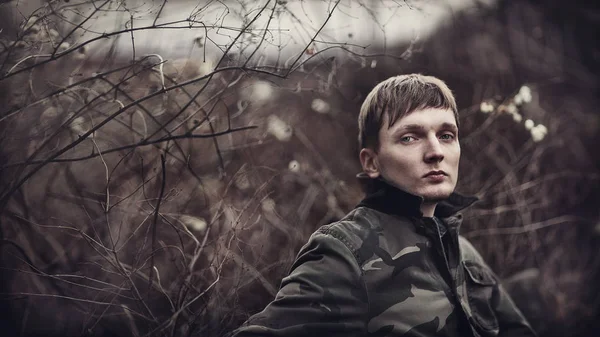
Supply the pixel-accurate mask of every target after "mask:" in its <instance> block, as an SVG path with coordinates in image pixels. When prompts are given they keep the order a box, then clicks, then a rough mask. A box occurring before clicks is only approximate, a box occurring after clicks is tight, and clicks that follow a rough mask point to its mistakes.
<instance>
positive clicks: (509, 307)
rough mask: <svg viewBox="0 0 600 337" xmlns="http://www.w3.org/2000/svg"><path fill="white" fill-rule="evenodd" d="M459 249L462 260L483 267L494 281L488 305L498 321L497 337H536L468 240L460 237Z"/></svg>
mask: <svg viewBox="0 0 600 337" xmlns="http://www.w3.org/2000/svg"><path fill="white" fill-rule="evenodd" d="M460 247H461V254H462V259H463V260H473V261H477V263H478V264H481V265H482V266H485V269H486V270H487V271H488V272H489V273H490V275H491V277H492V278H493V279H494V284H493V292H492V298H491V303H490V304H491V307H492V309H493V310H494V314H495V316H496V319H497V320H498V328H499V333H498V337H513V336H514V337H520V336H523V337H536V336H537V335H536V334H535V332H534V331H533V329H532V328H531V325H529V322H527V319H526V318H525V316H523V314H522V313H521V310H519V308H518V307H517V306H516V305H515V303H514V302H513V300H512V299H511V298H510V295H509V294H508V292H507V291H506V289H504V287H503V286H502V284H501V282H500V278H499V277H498V276H497V275H496V273H494V272H493V270H492V269H491V268H490V267H489V266H488V265H487V263H485V261H484V260H483V257H482V256H481V254H479V252H478V251H477V250H476V249H475V247H474V246H473V245H472V244H471V243H470V242H469V240H467V239H466V238H464V237H462V236H461V237H460ZM467 291H468V290H467Z"/></svg>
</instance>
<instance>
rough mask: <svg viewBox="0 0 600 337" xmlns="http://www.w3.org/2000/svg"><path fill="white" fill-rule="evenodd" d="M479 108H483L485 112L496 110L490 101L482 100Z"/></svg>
mask: <svg viewBox="0 0 600 337" xmlns="http://www.w3.org/2000/svg"><path fill="white" fill-rule="evenodd" d="M479 110H481V112H483V113H488V112H492V111H494V106H493V105H492V104H491V103H488V102H481V105H480V106H479Z"/></svg>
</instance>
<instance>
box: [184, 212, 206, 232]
mask: <svg viewBox="0 0 600 337" xmlns="http://www.w3.org/2000/svg"><path fill="white" fill-rule="evenodd" d="M178 220H179V221H180V222H181V223H183V224H184V225H185V226H186V227H188V228H190V229H193V230H195V231H198V232H204V231H205V230H206V226H207V223H206V220H204V219H202V218H198V217H195V216H191V215H180V216H179V218H178Z"/></svg>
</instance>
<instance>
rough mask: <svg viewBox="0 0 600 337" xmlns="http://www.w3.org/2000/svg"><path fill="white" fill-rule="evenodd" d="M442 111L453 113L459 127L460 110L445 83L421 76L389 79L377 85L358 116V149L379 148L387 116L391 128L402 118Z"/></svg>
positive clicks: (399, 76)
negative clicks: (424, 112) (429, 110)
mask: <svg viewBox="0 0 600 337" xmlns="http://www.w3.org/2000/svg"><path fill="white" fill-rule="evenodd" d="M426 108H440V109H449V110H452V112H454V117H455V119H456V123H457V126H458V110H457V108H456V101H455V99H454V95H452V92H451V91H450V89H449V88H448V86H447V85H446V83H444V82H443V81H442V80H440V79H438V78H436V77H433V76H426V75H421V74H408V75H398V76H394V77H390V78H388V79H387V80H385V81H383V82H381V83H379V84H377V85H376V86H375V88H373V90H371V92H370V93H369V94H368V95H367V98H365V101H364V102H363V104H362V106H361V108H360V114H359V116H358V143H359V146H360V147H359V149H362V148H372V149H374V150H376V151H377V150H378V148H379V130H380V129H381V127H382V126H383V118H384V116H387V117H388V127H391V126H392V125H394V123H396V121H398V120H399V119H401V118H402V117H404V116H406V115H408V114H410V113H412V112H414V111H416V110H421V109H426Z"/></svg>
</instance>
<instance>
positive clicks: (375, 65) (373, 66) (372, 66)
mask: <svg viewBox="0 0 600 337" xmlns="http://www.w3.org/2000/svg"><path fill="white" fill-rule="evenodd" d="M375 67H377V60H373V61H371V68H375Z"/></svg>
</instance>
